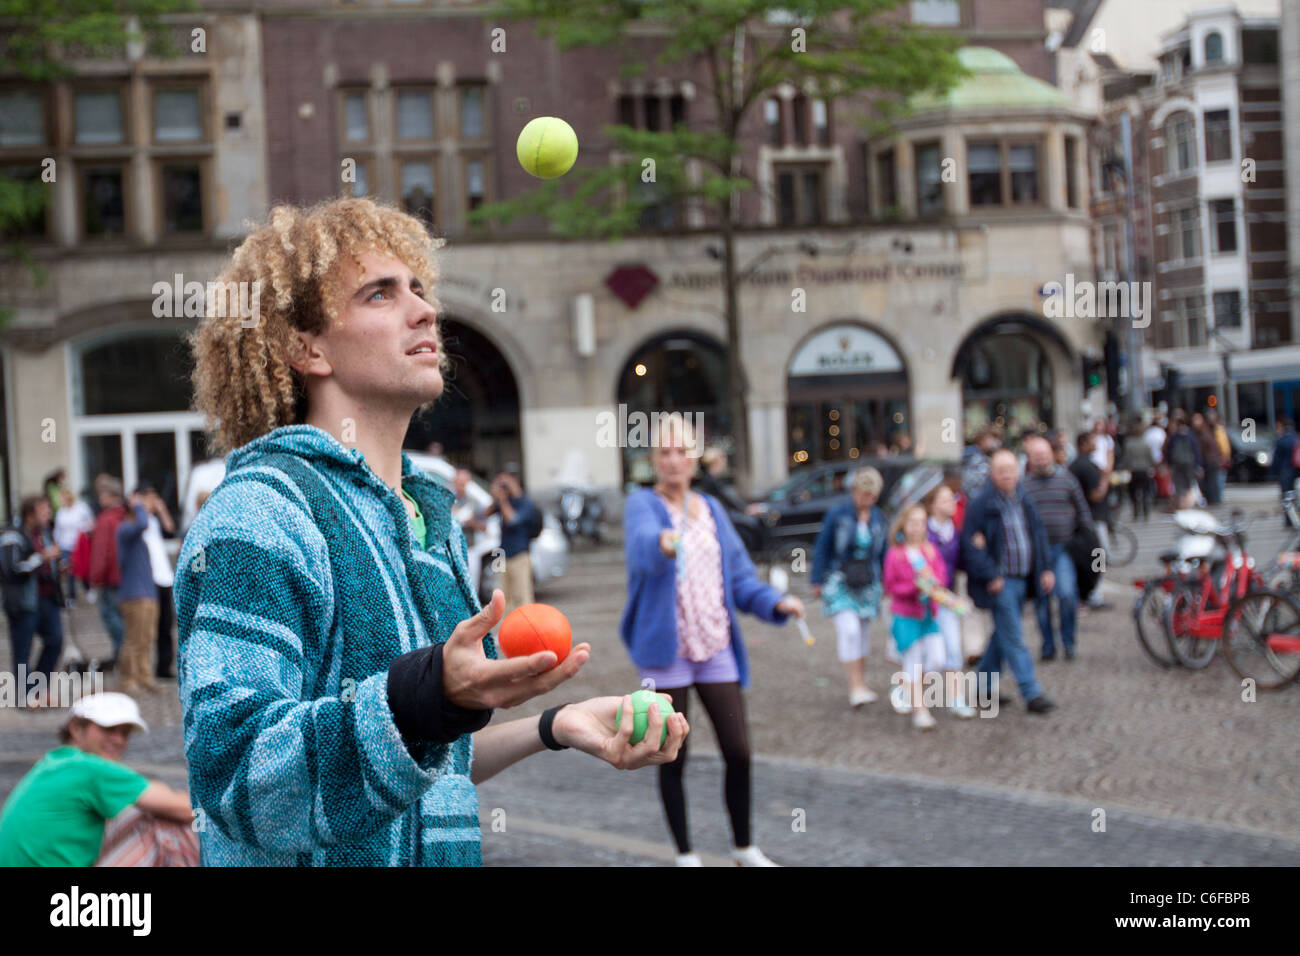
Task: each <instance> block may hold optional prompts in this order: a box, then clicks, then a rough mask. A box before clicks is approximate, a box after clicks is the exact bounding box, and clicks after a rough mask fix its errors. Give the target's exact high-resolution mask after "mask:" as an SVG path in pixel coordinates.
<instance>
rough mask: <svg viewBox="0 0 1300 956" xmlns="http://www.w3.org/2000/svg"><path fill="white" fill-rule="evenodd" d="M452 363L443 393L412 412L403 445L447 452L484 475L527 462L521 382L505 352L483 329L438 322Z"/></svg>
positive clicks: (451, 458)
mask: <svg viewBox="0 0 1300 956" xmlns="http://www.w3.org/2000/svg"><path fill="white" fill-rule="evenodd" d="M439 325H440V328H441V334H442V342H443V346H444V347H445V348H446V350H447V355H448V357H449V361H450V363H451V368H450V369H449V370H448V371H447V372H446V373H445V375H444V386H443V390H442V397H441V398H439V399H438V401H437V402H435V403H434V404H433V406H432V407H431V408H430V409H428V410H426V411H423V412H417V413H416V414H415V415H414V416H412V418H411V425H410V427H409V428H408V429H407V432H406V440H405V441H404V442H403V443H402V444H403V447H405V448H407V449H410V450H414V451H427V450H428V448H429V446H430V445H431V444H432V443H433V442H438V443H439V444H441V445H442V455H443V457H445V458H446V459H447V460H448V461H450V462H451V463H453V464H455V465H463V466H465V467H467V468H469V469H471V470H472V471H475V472H477V473H479V474H480V475H489V476H490V475H492V474H494V473H496V472H497V471H500V470H501V469H502V468H504V467H505V466H506V465H507V464H512V463H513V464H517V465H520V466H522V464H523V448H522V445H521V444H520V434H519V387H518V385H517V384H516V382H515V373H514V371H513V369H511V368H510V363H509V362H507V361H506V359H505V356H504V355H502V354H501V351H500V350H499V349H498V348H497V347H496V346H495V345H494V344H493V343H492V341H491V339H489V338H488V337H487V336H486V335H484V334H483V333H482V332H479V331H478V330H477V329H475V328H473V327H472V326H469V325H466V324H465V323H464V322H459V321H457V320H455V319H441V320H440V322H439Z"/></svg>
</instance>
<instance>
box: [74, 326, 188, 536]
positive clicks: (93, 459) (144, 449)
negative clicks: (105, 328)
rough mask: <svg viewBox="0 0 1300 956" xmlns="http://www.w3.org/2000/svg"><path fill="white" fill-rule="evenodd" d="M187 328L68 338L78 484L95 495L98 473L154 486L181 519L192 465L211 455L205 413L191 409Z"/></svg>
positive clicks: (81, 490)
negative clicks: (204, 422) (206, 433)
mask: <svg viewBox="0 0 1300 956" xmlns="http://www.w3.org/2000/svg"><path fill="white" fill-rule="evenodd" d="M189 330H190V327H189V326H164V327H159V325H158V324H157V323H155V324H154V325H153V326H150V327H147V328H144V327H139V326H136V327H130V326H128V327H125V328H119V329H115V330H113V331H112V332H110V333H107V334H105V333H100V334H96V335H91V336H86V337H83V338H81V339H80V340H78V341H74V342H70V343H69V345H68V347H69V349H70V353H71V354H70V368H71V371H72V379H71V383H70V385H71V389H72V401H71V402H70V408H71V409H72V433H73V437H74V449H75V450H74V456H75V460H74V461H73V462H70V465H71V468H70V474H71V477H72V480H73V482H74V483H75V485H74V486H75V490H76V491H77V492H78V493H79V494H82V495H84V496H86V497H87V500H92V501H93V498H92V497H91V496H90V487H91V484H92V482H93V481H94V479H95V477H96V476H97V475H100V474H108V475H112V476H114V477H117V478H120V479H122V482H123V484H124V485H125V486H126V490H127V491H130V490H131V489H132V488H134V487H135V486H136V485H137V484H139V483H140V482H146V481H147V482H150V483H152V484H153V485H154V486H155V487H156V488H157V489H158V493H159V495H160V496H161V497H162V499H163V501H165V502H166V503H167V507H168V508H169V509H170V510H171V513H172V515H173V516H174V517H175V518H176V519H177V520H178V521H179V520H180V496H181V493H182V490H183V488H184V482H185V480H186V479H187V478H188V476H189V472H190V467H191V465H192V464H194V463H195V462H199V461H202V460H204V459H205V458H207V457H208V451H207V438H206V435H205V434H204V431H203V416H202V415H200V414H198V413H196V412H192V411H190V405H191V396H192V388H193V386H192V384H191V375H192V374H193V370H194V359H193V356H192V354H191V353H190V349H189V346H188V345H187V344H186V342H185V339H184V337H185V335H186V333H188V332H189Z"/></svg>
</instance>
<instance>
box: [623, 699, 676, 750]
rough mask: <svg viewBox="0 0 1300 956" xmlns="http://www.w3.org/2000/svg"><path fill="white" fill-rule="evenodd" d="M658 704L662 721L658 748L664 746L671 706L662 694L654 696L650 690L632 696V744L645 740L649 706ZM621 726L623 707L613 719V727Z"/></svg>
mask: <svg viewBox="0 0 1300 956" xmlns="http://www.w3.org/2000/svg"><path fill="white" fill-rule="evenodd" d="M652 702H654V703H658V704H659V716H660V717H662V718H663V720H664V727H663V730H662V731H661V732H660V734H659V746H661V747H662V746H663V745H664V741H666V740H667V739H668V715H669V714H671V713H672V712H673V705H672V704H671V703H670V702H669V700H668V698H667V697H665V696H664V695H663V694H656V693H655V692H654V691H652V690H639V691H637V692H636V693H634V694H633V695H632V743H634V744H639V743H640V742H641V741H642V740H644V739H645V734H646V731H647V730H648V729H649V727H650V704H651V703H652ZM622 724H623V705H622V704H620V705H619V707H618V714H617V715H616V716H615V718H614V726H615V727H621V726H622Z"/></svg>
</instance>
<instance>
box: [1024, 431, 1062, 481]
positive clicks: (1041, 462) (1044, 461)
mask: <svg viewBox="0 0 1300 956" xmlns="http://www.w3.org/2000/svg"><path fill="white" fill-rule="evenodd" d="M1025 453H1026V455H1027V457H1028V460H1029V468H1030V470H1032V471H1033V472H1034V473H1035V474H1039V475H1046V474H1050V473H1051V471H1052V468H1053V467H1055V465H1056V462H1055V461H1054V460H1053V458H1052V446H1051V445H1049V444H1048V443H1047V442H1046V441H1044V440H1043V439H1041V438H1036V439H1034V440H1033V441H1030V442H1028V443H1027V444H1026V446H1025Z"/></svg>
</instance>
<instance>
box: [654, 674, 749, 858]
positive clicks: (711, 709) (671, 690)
mask: <svg viewBox="0 0 1300 956" xmlns="http://www.w3.org/2000/svg"><path fill="white" fill-rule="evenodd" d="M691 686H692V687H694V688H695V692H696V693H697V694H699V695H700V701H701V702H702V703H703V704H704V709H705V711H707V712H708V715H709V722H710V723H712V724H713V732H714V734H716V735H717V738H718V747H719V748H720V749H721V750H722V759H723V760H724V761H725V763H726V773H725V774H724V777H723V780H724V782H723V795H724V796H725V798H726V802H727V813H728V814H729V815H730V817H731V834H732V837H733V839H734V841H735V845H736V846H738V847H741V846H749V814H750V810H749V799H750V776H749V754H750V750H749V727H748V725H747V724H746V723H745V699H744V696H743V695H742V694H741V692H740V684H738V683H736V682H735V681H732V682H731V683H729V684H692V685H691ZM656 690H658V691H659V692H660V693H663V694H667V695H668V696H670V697H671V698H672V699H673V709H674V710H676V711H677V712H678V713H680V714H681V715H682V716H684V717H685V718H686V719H687V720H688V721H689V720H690V714H688V713H687V708H688V706H689V703H690V690H691V688H690V687H659V688H656ZM685 771H686V744H685V743H683V744H682V749H681V750H679V751H678V753H677V759H676V760H674V761H673V762H672V763H667V764H662V765H660V767H659V795H660V797H662V798H663V802H664V815H665V816H667V817H668V828H669V829H670V830H672V833H673V839H674V840H675V841H676V843H677V852H679V853H689V852H691V840H690V836H689V835H688V834H687V831H686V790H685V787H684V786H683V785H682V775H683V774H684V773H685Z"/></svg>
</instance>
